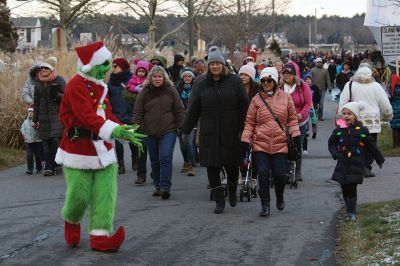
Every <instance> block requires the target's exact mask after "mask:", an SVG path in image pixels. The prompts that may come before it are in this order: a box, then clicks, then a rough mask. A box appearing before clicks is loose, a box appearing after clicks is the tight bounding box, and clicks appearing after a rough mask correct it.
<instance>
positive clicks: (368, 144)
mask: <svg viewBox="0 0 400 266" xmlns="http://www.w3.org/2000/svg"><path fill="white" fill-rule="evenodd" d="M328 148H329V152H330V154H331V155H332V158H333V159H334V160H337V164H336V167H335V170H334V172H333V175H332V179H333V180H335V181H337V182H338V183H339V184H341V185H344V184H362V182H363V178H364V171H365V170H364V165H365V149H368V152H370V153H371V154H373V156H374V158H375V160H376V163H377V164H378V165H381V164H383V163H384V161H385V158H384V157H383V155H382V153H381V152H380V151H379V149H378V148H377V146H376V143H375V141H374V140H373V138H372V137H371V136H370V134H369V132H368V129H367V128H366V127H365V126H361V123H358V124H356V125H354V126H349V127H348V128H340V127H339V126H338V127H337V128H336V129H335V130H334V131H333V132H332V135H331V136H330V137H329V140H328Z"/></svg>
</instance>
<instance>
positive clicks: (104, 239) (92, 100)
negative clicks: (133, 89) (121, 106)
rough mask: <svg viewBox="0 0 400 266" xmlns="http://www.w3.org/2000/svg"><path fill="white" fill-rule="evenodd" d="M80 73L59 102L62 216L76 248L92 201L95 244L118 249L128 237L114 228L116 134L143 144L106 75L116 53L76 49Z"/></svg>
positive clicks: (94, 48) (99, 48)
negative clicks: (120, 114) (114, 100)
mask: <svg viewBox="0 0 400 266" xmlns="http://www.w3.org/2000/svg"><path fill="white" fill-rule="evenodd" d="M76 52H77V54H78V57H79V59H78V74H77V75H75V76H74V77H73V78H72V79H71V80H70V81H69V82H68V84H67V87H66V89H65V93H64V97H63V99H62V102H61V106H60V120H61V122H62V123H63V125H64V128H65V130H64V135H63V138H62V140H61V143H60V147H59V149H58V151H57V155H56V162H57V163H59V164H62V165H63V167H64V174H65V178H66V183H67V192H66V198H65V204H64V207H63V209H62V215H63V217H64V219H65V234H64V236H65V240H66V242H67V243H68V245H70V246H71V247H76V246H78V245H79V242H80V222H81V220H82V218H83V215H84V213H85V210H86V209H87V208H88V207H89V206H90V209H91V212H90V222H89V229H90V246H91V248H92V249H94V250H98V251H103V252H116V251H118V248H119V247H120V246H121V244H122V242H123V241H124V238H125V231H124V227H122V226H120V227H119V229H118V230H117V232H116V233H115V234H114V235H113V236H110V233H111V232H112V231H113V228H112V227H113V220H114V213H115V206H116V198H117V171H118V169H117V165H116V163H117V159H116V156H115V152H114V149H113V145H112V141H113V139H114V138H121V139H125V140H128V141H130V142H132V143H134V144H135V145H137V146H138V147H139V149H141V148H142V144H141V141H140V138H141V137H143V135H140V134H137V133H135V130H137V127H136V126H128V125H123V124H122V123H121V122H120V121H118V119H117V118H116V117H115V116H114V115H113V114H112V111H111V106H110V102H109V99H108V97H107V92H108V89H107V85H106V84H105V83H104V82H103V79H104V77H105V75H106V73H107V72H108V70H110V62H111V59H112V55H111V52H110V51H109V50H108V49H107V48H106V47H105V46H104V45H103V43H101V42H97V43H94V44H90V45H87V46H83V47H78V48H76Z"/></svg>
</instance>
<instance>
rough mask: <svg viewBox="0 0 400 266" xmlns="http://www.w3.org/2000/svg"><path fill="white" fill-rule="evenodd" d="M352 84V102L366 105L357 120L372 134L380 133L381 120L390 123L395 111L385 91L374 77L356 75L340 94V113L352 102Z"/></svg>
mask: <svg viewBox="0 0 400 266" xmlns="http://www.w3.org/2000/svg"><path fill="white" fill-rule="evenodd" d="M350 82H352V85H351V98H352V99H351V100H352V101H353V102H357V103H360V102H361V103H362V104H363V105H364V109H363V110H361V111H360V117H357V119H358V120H359V121H361V122H362V123H363V124H364V126H366V127H367V128H368V130H369V132H370V133H380V132H381V120H383V121H390V120H391V119H392V118H393V109H392V106H391V104H390V102H389V99H388V97H387V95H386V93H385V91H384V90H383V88H382V86H381V85H380V84H379V83H377V82H375V80H374V78H373V77H372V76H365V75H354V76H353V77H352V78H351V80H350V81H349V82H347V83H346V85H345V86H344V89H343V91H342V93H341V94H340V101H339V110H340V111H341V110H342V108H343V105H345V104H346V103H348V102H349V101H350V92H349V84H350Z"/></svg>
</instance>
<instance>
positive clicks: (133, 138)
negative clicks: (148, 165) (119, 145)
mask: <svg viewBox="0 0 400 266" xmlns="http://www.w3.org/2000/svg"><path fill="white" fill-rule="evenodd" d="M138 129H139V125H124V126H117V127H116V128H115V129H114V131H113V132H112V134H111V136H112V137H113V138H120V139H124V140H126V141H129V142H130V143H132V144H133V145H135V146H136V147H137V148H138V149H139V154H140V153H141V152H143V143H142V141H143V140H142V138H144V137H147V136H146V135H144V134H140V133H136V131H137V130H138Z"/></svg>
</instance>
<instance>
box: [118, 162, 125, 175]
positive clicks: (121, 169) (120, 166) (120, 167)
mask: <svg viewBox="0 0 400 266" xmlns="http://www.w3.org/2000/svg"><path fill="white" fill-rule="evenodd" d="M118 174H119V175H123V174H125V162H124V160H118Z"/></svg>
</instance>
